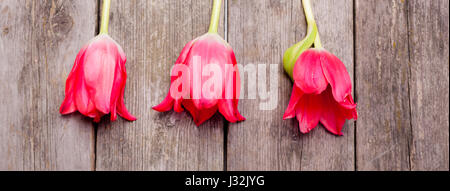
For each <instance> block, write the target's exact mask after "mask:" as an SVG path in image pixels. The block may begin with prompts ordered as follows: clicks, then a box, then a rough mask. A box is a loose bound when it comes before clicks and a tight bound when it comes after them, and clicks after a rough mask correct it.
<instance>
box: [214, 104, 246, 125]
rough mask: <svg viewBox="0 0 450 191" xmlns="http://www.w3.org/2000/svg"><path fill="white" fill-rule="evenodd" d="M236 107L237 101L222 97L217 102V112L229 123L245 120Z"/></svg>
mask: <svg viewBox="0 0 450 191" xmlns="http://www.w3.org/2000/svg"><path fill="white" fill-rule="evenodd" d="M233 102H234V103H233ZM237 107H238V106H237V101H233V100H229V99H227V100H226V99H224V100H221V101H220V102H219V112H220V113H221V114H222V115H223V116H224V117H225V119H226V120H227V121H229V122H230V123H236V122H239V121H244V120H245V118H244V117H243V116H242V115H241V114H240V113H239V111H238V108H237Z"/></svg>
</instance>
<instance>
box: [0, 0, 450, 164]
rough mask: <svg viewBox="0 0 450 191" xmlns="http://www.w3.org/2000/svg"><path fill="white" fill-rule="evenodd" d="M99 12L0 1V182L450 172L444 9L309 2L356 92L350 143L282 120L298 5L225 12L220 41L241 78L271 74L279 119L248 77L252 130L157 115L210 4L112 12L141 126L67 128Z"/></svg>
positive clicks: (146, 5) (82, 123)
mask: <svg viewBox="0 0 450 191" xmlns="http://www.w3.org/2000/svg"><path fill="white" fill-rule="evenodd" d="M99 4H100V1H97V0H89V1H75V0H73V1H69V0H65V1H63V0H61V1H59V0H44V1H37V0H19V1H17V0H0V18H1V19H0V58H2V59H0V68H1V70H0V72H1V73H0V101H1V104H2V107H1V109H0V170H349V171H352V170H446V171H448V170H449V120H448V116H449V53H448V52H449V45H448V44H449V38H448V36H449V19H448V16H449V2H448V1H447V0H432V1H429V0H393V1H388V0H383V1H379V0H312V4H313V9H314V12H315V16H316V20H317V22H318V26H319V32H320V34H321V38H322V42H323V45H324V47H325V48H326V49H327V50H329V51H330V52H332V53H334V54H336V55H337V56H338V57H339V58H341V59H342V61H343V62H344V63H345V65H346V67H347V69H348V71H349V73H350V76H351V78H352V79H353V80H354V85H355V86H354V93H355V100H356V101H357V103H358V113H359V118H358V121H357V122H354V121H348V122H347V123H346V125H345V127H344V129H343V132H344V136H342V137H337V136H334V135H331V134H330V133H328V132H326V130H325V129H324V128H323V127H322V126H319V127H317V128H316V129H314V130H313V131H312V132H311V133H310V134H307V135H303V134H300V132H299V130H298V123H297V122H296V121H295V120H294V119H291V120H286V121H283V120H282V116H283V113H284V110H285V108H286V106H287V104H288V101H289V98H290V93H291V91H292V86H293V84H292V82H290V80H289V79H288V77H287V76H286V75H285V74H284V72H283V68H282V63H281V60H282V56H283V53H284V51H285V50H286V49H287V48H288V47H289V46H291V45H292V44H294V43H295V42H298V41H299V40H301V39H302V38H303V36H304V35H305V33H306V23H305V19H304V15H303V10H302V5H301V1H300V0H279V1H274V0H245V1H244V0H224V5H225V6H224V9H223V12H222V19H221V22H222V23H221V25H220V34H221V35H222V36H224V38H226V39H227V40H228V42H229V43H230V45H231V46H232V47H233V49H234V51H235V54H236V57H237V61H238V63H239V64H242V65H244V66H247V65H249V64H254V65H255V66H257V64H262V65H265V66H266V70H267V73H265V74H266V79H268V80H271V79H274V80H272V81H268V82H266V83H265V84H263V85H265V86H264V87H265V89H266V90H270V85H277V86H278V89H277V91H278V92H275V95H276V97H277V98H278V102H276V103H277V104H276V105H274V106H275V109H274V110H271V111H260V109H259V107H260V104H261V103H265V102H266V101H267V99H266V97H264V96H263V97H260V94H259V93H258V92H260V91H261V90H262V89H264V88H263V87H262V86H258V84H255V82H254V81H248V76H249V74H248V73H245V74H244V76H245V80H244V82H245V83H243V85H245V86H246V88H245V94H246V97H248V95H247V84H248V83H250V84H251V86H250V87H252V88H251V90H250V93H251V94H254V95H256V99H245V100H241V101H240V105H239V110H240V111H241V113H242V114H243V115H244V116H245V117H246V118H247V121H245V122H242V123H238V124H229V123H227V122H226V121H225V120H224V119H223V117H222V116H220V115H216V116H214V117H213V119H211V120H209V121H208V122H207V123H205V124H204V125H202V126H200V127H196V126H195V125H194V124H193V122H192V118H191V117H190V116H189V115H188V114H186V113H181V114H177V113H174V112H168V113H157V112H155V111H152V110H151V107H152V106H154V105H157V104H159V103H160V102H161V101H162V100H163V98H164V97H165V96H166V94H167V92H168V89H169V82H170V78H169V70H170V68H171V66H173V63H174V61H175V60H176V58H177V57H178V54H179V53H180V51H181V49H182V48H183V46H184V45H185V44H186V43H187V42H188V41H190V40H192V39H193V38H195V37H197V36H199V35H202V34H203V33H205V32H206V31H207V29H208V25H209V19H210V11H211V7H212V2H211V1H210V0H201V1H198V0H190V1H181V0H168V1H159V0H155V1H146V0H134V1H129V0H113V1H112V8H111V11H112V12H111V23H110V35H111V36H112V37H113V38H114V39H115V40H117V41H118V43H119V44H121V45H122V47H123V49H124V50H125V52H126V54H127V58H128V62H127V64H126V67H127V72H128V81H127V87H126V91H125V92H126V93H125V97H126V98H125V102H126V103H125V104H126V106H127V108H128V109H129V111H130V112H131V113H132V114H134V115H136V116H137V117H138V120H137V121H136V122H127V121H125V120H123V119H119V120H118V121H116V122H113V123H111V122H109V119H107V117H105V118H104V119H103V121H102V122H101V123H100V124H99V125H95V124H93V123H92V122H91V120H89V119H86V118H84V117H82V116H81V115H80V114H73V115H70V116H65V117H62V116H60V115H59V112H58V110H59V106H60V104H61V102H62V100H63V98H64V84H65V79H66V78H67V75H68V73H69V71H70V70H71V68H72V65H73V61H74V58H75V56H76V53H77V51H78V50H79V49H80V48H81V46H82V45H83V44H84V43H86V42H87V41H88V40H89V39H90V38H93V37H94V36H95V34H96V32H97V30H98V20H99V18H98V16H97V15H98V13H99V9H98V8H99V6H98V5H99ZM271 64H272V65H273V67H274V68H275V69H277V70H275V72H272V75H275V76H278V78H269V76H270V75H271V73H270V72H269V71H270V70H269V69H270V65H271ZM241 73H244V71H241ZM251 75H254V74H250V76H251ZM258 75H261V76H262V75H264V73H262V72H261V73H259V74H258ZM253 87H254V88H253Z"/></svg>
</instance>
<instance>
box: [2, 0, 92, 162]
mask: <svg viewBox="0 0 450 191" xmlns="http://www.w3.org/2000/svg"><path fill="white" fill-rule="evenodd" d="M96 17H97V3H96V2H95V1H86V2H82V1H50V0H47V1H16V0H3V1H0V18H1V19H0V28H1V33H0V57H1V58H2V59H0V66H1V68H2V69H1V73H0V84H1V88H0V94H1V96H0V100H1V103H2V107H1V109H0V124H1V127H0V170H94V159H95V153H94V150H95V149H94V145H95V137H94V128H93V126H92V122H90V120H87V119H85V118H84V117H81V115H80V114H74V115H71V116H67V117H62V116H61V115H59V106H60V104H61V103H62V101H63V99H64V85H65V79H66V78H67V75H68V72H69V71H70V70H71V68H72V65H73V61H74V57H75V55H76V54H77V52H78V50H79V49H80V48H81V46H82V45H83V43H85V42H87V41H88V40H89V39H90V38H92V37H93V36H94V35H95V25H96V22H97V21H96V19H95V18H96Z"/></svg>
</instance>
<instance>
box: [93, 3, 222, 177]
mask: <svg viewBox="0 0 450 191" xmlns="http://www.w3.org/2000/svg"><path fill="white" fill-rule="evenodd" d="M211 8H212V3H211V2H210V1H197V0H192V1H179V0H170V1H145V0H143V1H128V0H123V1H113V3H112V8H111V12H112V14H111V21H110V22H111V23H110V26H111V27H110V34H111V36H113V37H114V38H115V39H117V41H118V43H119V44H121V45H122V47H123V48H124V51H125V52H126V53H127V58H128V61H127V65H126V67H127V72H128V74H129V75H128V76H129V78H128V81H127V87H126V96H125V97H126V99H125V100H126V106H127V107H128V109H129V110H130V112H131V113H132V114H134V115H136V116H137V118H138V120H137V121H136V122H132V123H130V122H127V121H124V120H122V119H120V120H119V121H118V122H114V123H109V122H108V121H109V120H105V122H103V123H101V124H100V126H99V128H98V133H97V169H98V170H223V166H224V164H223V162H224V160H223V155H224V153H223V148H224V146H223V145H224V135H223V125H224V121H223V119H222V117H221V116H220V115H216V116H215V117H214V119H213V120H209V121H207V122H206V124H204V125H202V126H200V127H196V126H195V124H194V123H193V120H192V117H191V116H190V115H188V114H186V113H182V114H178V113H175V112H168V113H158V112H156V111H153V110H152V109H151V107H152V106H155V105H157V104H159V103H160V102H161V101H162V100H163V99H164V98H165V97H166V95H167V93H168V91H169V85H170V75H169V74H170V68H171V67H172V66H173V64H174V62H175V60H176V59H177V57H178V55H179V53H180V52H181V49H182V48H183V47H184V45H185V44H187V43H188V42H189V41H191V40H192V39H194V38H196V37H197V36H200V35H202V34H204V33H206V32H207V31H208V27H209V20H210V13H211ZM222 21H223V19H222ZM221 25H222V27H221V29H219V30H220V31H224V29H223V23H221ZM221 34H223V32H222V33H221Z"/></svg>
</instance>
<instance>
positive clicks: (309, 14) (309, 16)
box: [302, 0, 322, 48]
mask: <svg viewBox="0 0 450 191" xmlns="http://www.w3.org/2000/svg"><path fill="white" fill-rule="evenodd" d="M302 3H303V9H304V10H305V16H306V22H307V23H308V30H311V28H312V26H314V25H316V20H314V14H313V11H312V8H311V1H310V0H302ZM314 47H316V48H322V43H321V42H320V36H319V32H317V35H316V38H315V40H314Z"/></svg>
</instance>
